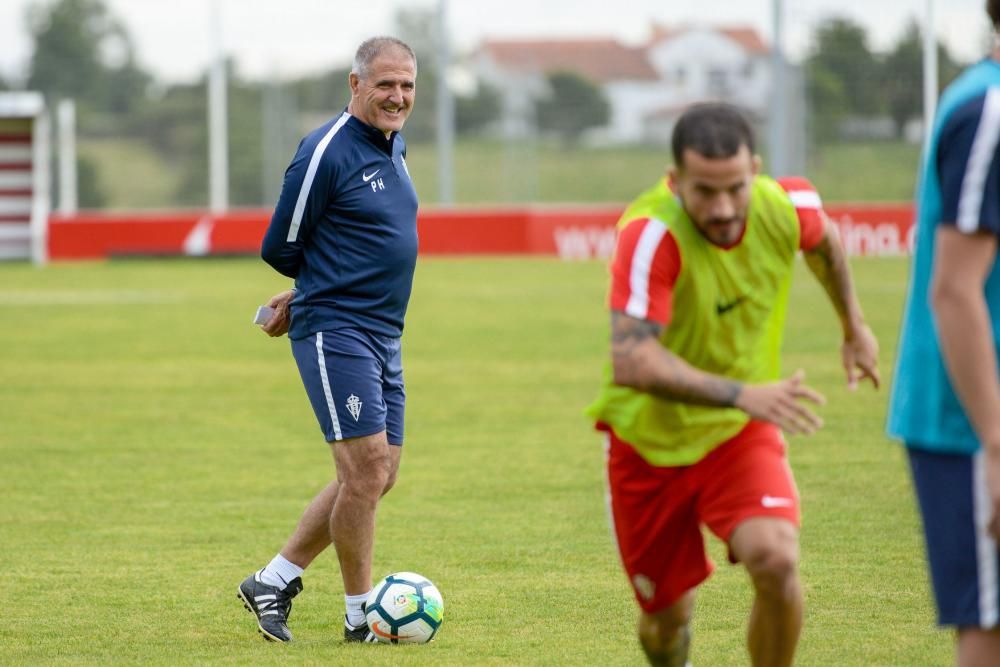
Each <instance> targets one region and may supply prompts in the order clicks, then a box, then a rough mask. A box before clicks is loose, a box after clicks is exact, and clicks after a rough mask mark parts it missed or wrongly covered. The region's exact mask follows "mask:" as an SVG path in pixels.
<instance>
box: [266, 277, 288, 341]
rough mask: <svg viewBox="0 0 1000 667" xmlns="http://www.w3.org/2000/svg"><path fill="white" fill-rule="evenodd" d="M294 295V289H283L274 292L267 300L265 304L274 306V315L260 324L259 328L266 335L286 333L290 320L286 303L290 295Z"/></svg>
mask: <svg viewBox="0 0 1000 667" xmlns="http://www.w3.org/2000/svg"><path fill="white" fill-rule="evenodd" d="M294 296H295V290H291V289H290V290H285V291H284V292H282V293H280V294H275V295H274V296H272V297H271V300H270V301H268V302H267V305H269V306H270V307H271V308H274V315H272V316H271V319H269V320H268V321H267V322H265V323H264V324H262V325H260V328H261V329H262V330H263V331H264V333H266V334H267V335H268V336H271V337H272V338H276V337H278V336H284V335H285V334H286V333H288V325H289V323H290V320H291V318H290V317H289V314H288V304H289V303H291V302H292V297H294Z"/></svg>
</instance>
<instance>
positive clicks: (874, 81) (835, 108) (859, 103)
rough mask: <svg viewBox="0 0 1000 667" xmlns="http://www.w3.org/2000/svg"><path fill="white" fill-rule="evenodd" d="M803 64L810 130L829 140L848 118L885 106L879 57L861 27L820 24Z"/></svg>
mask: <svg viewBox="0 0 1000 667" xmlns="http://www.w3.org/2000/svg"><path fill="white" fill-rule="evenodd" d="M813 41H814V43H815V47H814V48H813V50H812V52H811V53H810V54H809V56H808V58H807V60H806V63H805V72H806V94H807V96H808V102H809V107H810V117H811V118H812V122H813V129H814V130H815V131H816V132H817V134H818V135H819V136H820V137H821V138H832V136H834V135H835V133H836V130H837V127H838V125H839V123H840V121H842V120H843V119H844V118H845V117H847V116H849V115H861V116H871V115H874V114H876V113H878V112H880V111H881V110H882V108H883V107H884V99H885V98H884V96H883V95H882V92H881V90H880V87H881V83H882V82H881V77H880V75H879V72H880V68H879V65H880V63H879V61H878V58H877V57H876V56H875V54H874V53H872V51H871V49H869V48H868V34H867V32H866V31H865V29H864V27H863V26H861V25H859V24H857V23H855V22H853V21H851V20H850V19H846V18H834V19H831V20H829V21H827V22H825V23H823V24H822V25H821V26H820V27H819V28H818V29H817V31H816V34H815V36H814V38H813Z"/></svg>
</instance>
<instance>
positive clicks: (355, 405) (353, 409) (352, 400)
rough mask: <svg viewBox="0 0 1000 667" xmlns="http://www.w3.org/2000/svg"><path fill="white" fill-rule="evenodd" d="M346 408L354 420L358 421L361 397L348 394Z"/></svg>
mask: <svg viewBox="0 0 1000 667" xmlns="http://www.w3.org/2000/svg"><path fill="white" fill-rule="evenodd" d="M347 410H348V412H350V413H351V416H352V417H354V421H358V418H359V417H361V399H360V398H358V397H357V396H355V395H354V394H351V395H350V396H348V397H347Z"/></svg>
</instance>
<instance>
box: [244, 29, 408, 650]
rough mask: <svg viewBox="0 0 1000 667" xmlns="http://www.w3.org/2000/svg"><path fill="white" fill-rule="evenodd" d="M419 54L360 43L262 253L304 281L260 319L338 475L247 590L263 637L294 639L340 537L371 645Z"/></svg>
mask: <svg viewBox="0 0 1000 667" xmlns="http://www.w3.org/2000/svg"><path fill="white" fill-rule="evenodd" d="M416 75H417V63H416V57H415V56H414V54H413V51H412V50H411V49H410V47H409V46H407V45H406V44H404V43H403V42H401V41H399V40H397V39H395V38H391V37H375V38H372V39H369V40H367V41H365V42H364V43H363V44H361V46H360V47H359V48H358V51H357V54H356V55H355V58H354V64H353V67H352V70H351V74H350V85H351V101H350V104H349V105H348V107H347V109H346V110H345V111H344V112H343V113H342V114H341V115H340V116H339V117H337V118H334V119H333V120H331V121H330V122H329V123H327V124H326V125H324V126H322V127H320V128H318V129H317V130H315V131H313V132H312V133H310V134H309V135H308V136H306V137H305V138H304V139H303V140H302V142H301V143H300V144H299V148H298V151H297V152H296V154H295V157H294V159H293V160H292V163H291V165H290V166H289V167H288V171H287V172H286V173H285V181H284V185H283V187H282V191H281V197H280V198H279V200H278V205H277V207H276V208H275V211H274V216H273V217H272V219H271V224H270V226H269V227H268V230H267V234H266V235H265V237H264V242H263V247H262V253H261V254H262V256H263V258H264V260H265V261H266V262H267V263H268V264H270V265H271V266H272V267H274V268H275V269H276V270H277V271H279V272H280V273H282V274H284V275H286V276H288V277H290V278H294V279H295V289H293V290H289V291H287V292H282V293H281V294H278V295H277V296H275V297H274V298H273V299H271V301H270V303H269V304H268V305H270V306H272V307H273V308H274V309H275V314H274V315H273V316H272V318H271V320H270V321H268V322H266V323H265V324H263V325H262V328H263V329H264V331H265V332H266V333H268V334H269V335H271V336H280V335H283V334H284V333H286V331H287V333H288V336H289V338H290V339H291V343H292V353H293V355H294V356H295V361H296V363H297V364H298V368H299V372H300V374H301V376H302V382H303V384H304V385H305V388H306V393H307V394H308V396H309V401H310V402H311V403H312V407H313V410H314V411H315V413H316V418H317V419H318V420H319V425H320V428H321V430H322V431H323V436H324V438H325V439H326V441H327V442H328V443H329V444H330V447H331V449H332V452H333V457H334V462H335V464H336V469H337V476H336V479H335V480H334V481H332V482H330V484H329V485H328V486H327V487H326V488H324V489H323V490H322V491H321V492H320V493H319V495H317V496H316V498H315V499H313V501H312V503H310V505H309V507H307V508H306V510H305V512H304V513H303V515H302V518H301V519H300V520H299V524H298V526H297V528H296V530H295V532H294V533H293V534H292V536H291V537H290V538H289V540H288V542H287V543H286V544H285V546H284V547H283V548H282V549H281V551H280V552H279V553H278V555H276V556H275V557H274V559H273V560H272V561H271V562H270V563H269V564H268V565H267V566H266V567H264V568H263V569H261V570H259V571H257V572H255V573H254V574H251V575H250V576H249V577H247V579H246V580H245V581H244V582H243V583H242V584H241V585H240V587H239V591H238V595H239V597H240V598H241V599H242V600H243V602H244V605H245V606H246V607H247V608H248V609H249V610H250V611H252V612H253V613H254V614H255V615H256V617H257V625H258V628H259V630H260V632H261V633H262V634H263V635H264V637H265V639H269V640H271V641H290V640H291V639H292V635H291V633H290V632H289V630H288V625H287V620H288V614H289V612H290V611H291V601H292V598H293V597H295V595H296V594H298V592H299V591H301V590H302V580H301V577H300V575H301V574H302V572H303V570H304V569H305V568H306V567H308V565H309V564H310V563H311V562H312V561H313V559H315V558H316V556H318V555H319V554H320V553H321V552H322V551H323V550H324V549H325V548H326V547H327V546H329V545H330V543H331V538H332V543H333V545H334V547H335V548H336V551H337V557H338V559H339V561H340V570H341V575H342V577H343V582H344V592H345V596H344V597H345V605H346V614H345V620H344V639H345V640H346V641H374V639H375V637H374V635H373V634H372V632H371V631H370V630H369V628H368V624H367V623H366V621H365V615H364V609H363V603H364V601H365V600H366V599H367V597H368V593H369V591H370V589H371V583H372V574H371V563H372V548H373V538H374V530H375V508H376V505H377V503H378V500H379V498H380V497H381V496H382V495H383V494H384V493H385V492H387V491H388V490H389V489H390V488H391V487H392V485H393V483H394V481H395V479H396V472H397V470H398V469H399V460H400V454H401V451H402V445H403V409H404V403H405V393H404V389H403V370H402V363H401V358H400V347H399V342H400V336H401V335H402V332H403V320H404V316H405V315H406V306H407V303H408V302H409V298H410V290H411V287H412V284H413V270H414V266H415V264H416V259H417V227H416V216H417V194H416V191H415V190H414V188H413V183H412V182H411V181H410V176H409V173H408V172H407V169H406V160H405V156H406V144H405V143H404V142H403V137H402V135H400V134H399V131H400V130H401V129H402V127H403V123H404V122H405V121H406V118H407V116H408V115H409V113H410V111H411V110H412V108H413V101H414V93H415V87H416Z"/></svg>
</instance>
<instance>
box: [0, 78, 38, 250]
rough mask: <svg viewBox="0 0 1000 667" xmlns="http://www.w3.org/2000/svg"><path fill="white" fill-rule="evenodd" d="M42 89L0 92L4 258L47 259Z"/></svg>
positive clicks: (1, 244)
mask: <svg viewBox="0 0 1000 667" xmlns="http://www.w3.org/2000/svg"><path fill="white" fill-rule="evenodd" d="M44 111H45V105H44V102H43V99H42V96H41V95H40V94H38V93H30V92H15V93H0V259H34V260H36V261H45V254H46V253H45V230H46V226H47V218H48V209H49V203H48V185H47V184H48V159H47V155H48V127H47V122H46V119H45V115H44Z"/></svg>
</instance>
